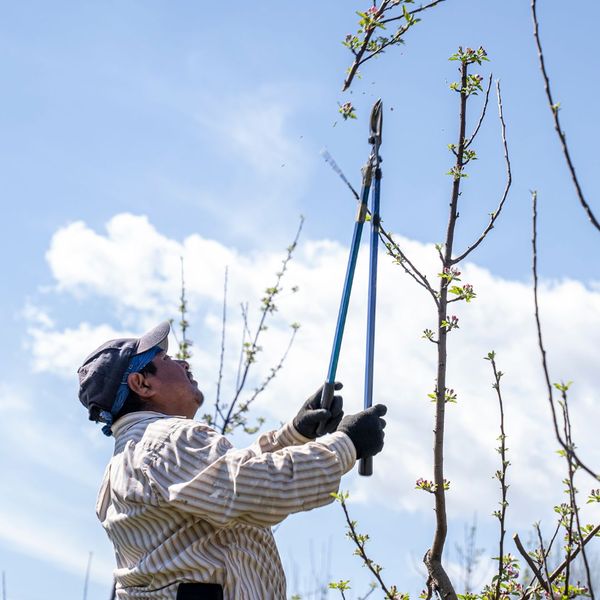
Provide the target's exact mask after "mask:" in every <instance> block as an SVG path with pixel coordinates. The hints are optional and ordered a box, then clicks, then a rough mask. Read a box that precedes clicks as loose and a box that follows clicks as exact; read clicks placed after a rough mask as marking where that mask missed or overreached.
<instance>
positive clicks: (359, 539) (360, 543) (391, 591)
mask: <svg viewBox="0 0 600 600" xmlns="http://www.w3.org/2000/svg"><path fill="white" fill-rule="evenodd" d="M346 495H347V494H346ZM346 495H345V494H344V493H340V494H336V496H335V497H336V499H337V500H338V501H339V503H340V504H341V505H342V508H343V510H344V516H345V517H346V525H347V528H348V534H347V535H348V537H349V538H350V539H351V540H352V541H353V542H354V544H355V545H356V554H357V555H358V556H360V558H361V559H362V561H363V564H364V566H366V567H367V569H369V571H371V573H372V574H373V576H374V577H375V579H376V580H377V583H378V584H379V587H380V588H381V591H382V592H383V593H384V594H385V599H386V600H394V599H395V598H397V597H398V596H397V590H396V586H392V587H391V588H388V587H387V586H386V584H385V582H384V581H383V579H382V577H381V567H380V566H379V565H378V564H376V563H375V562H373V560H372V559H370V558H369V557H368V555H367V552H366V549H365V542H366V539H367V538H366V536H364V535H362V534H360V533H358V532H357V530H356V521H354V520H352V519H351V518H350V514H349V512H348V507H347V506H346Z"/></svg>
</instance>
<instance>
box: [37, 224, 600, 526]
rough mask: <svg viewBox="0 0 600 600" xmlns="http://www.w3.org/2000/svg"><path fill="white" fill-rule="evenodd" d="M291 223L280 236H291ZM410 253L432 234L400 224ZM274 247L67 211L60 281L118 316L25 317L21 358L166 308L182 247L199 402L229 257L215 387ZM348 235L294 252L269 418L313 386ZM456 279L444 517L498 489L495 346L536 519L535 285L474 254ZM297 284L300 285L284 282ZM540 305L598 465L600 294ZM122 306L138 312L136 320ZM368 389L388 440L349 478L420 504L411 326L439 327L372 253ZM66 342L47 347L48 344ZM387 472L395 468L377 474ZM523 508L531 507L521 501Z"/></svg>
mask: <svg viewBox="0 0 600 600" xmlns="http://www.w3.org/2000/svg"><path fill="white" fill-rule="evenodd" d="M290 237H292V235H290ZM399 241H400V243H401V244H402V246H403V248H405V250H406V252H407V254H408V255H409V256H410V257H411V258H412V260H413V261H415V262H416V263H417V264H419V265H420V267H421V269H422V270H423V271H424V272H426V273H427V274H428V275H429V277H430V280H432V281H433V280H435V277H436V273H437V271H438V270H439V267H438V265H437V258H436V252H435V249H434V248H433V247H432V246H429V245H424V244H421V243H417V242H414V241H411V240H408V239H402V238H399ZM283 255H284V252H281V253H279V252H260V253H258V252H257V253H241V252H239V251H237V250H236V249H234V248H228V247H225V246H223V245H222V244H220V243H219V242H216V241H214V240H209V239H205V238H202V237H201V236H199V235H191V236H189V237H187V238H185V239H184V240H182V241H176V240H173V239H169V238H167V237H166V236H164V235H162V234H161V233H160V232H159V231H158V230H157V229H156V228H155V227H154V226H153V225H152V224H151V223H149V222H148V220H147V218H145V217H143V216H135V215H131V214H118V215H116V216H115V217H113V218H112V219H111V220H110V221H109V222H108V224H107V227H106V231H105V232H96V231H93V230H92V229H90V228H89V227H88V226H87V225H86V224H85V223H82V222H76V223H72V224H70V225H68V226H66V227H64V228H62V229H60V230H59V231H57V233H56V234H55V236H54V237H53V239H52V243H51V246H50V248H49V250H48V253H47V260H48V264H49V266H50V269H51V271H52V274H53V276H54V279H55V282H56V291H57V293H60V294H66V295H72V296H74V297H77V298H78V299H79V300H80V301H81V300H83V301H85V300H86V299H91V298H102V299H103V300H104V301H105V302H106V303H108V304H109V305H110V306H112V307H114V312H115V314H116V315H127V319H125V318H121V319H120V320H119V319H117V320H116V321H115V322H114V323H111V324H107V323H92V322H91V321H92V320H93V315H90V319H89V322H88V321H86V322H83V323H77V324H74V325H72V326H69V327H63V328H60V326H58V325H54V323H53V321H52V320H51V318H50V317H48V318H47V319H45V320H44V322H43V324H42V325H40V324H39V323H40V319H39V318H37V319H34V320H32V323H31V326H30V329H29V332H30V341H31V345H32V351H33V363H34V366H35V368H36V369H37V370H39V371H51V372H54V373H59V374H63V375H65V376H71V374H72V373H73V372H74V370H75V369H76V368H77V365H78V363H79V362H81V360H82V358H83V357H84V356H85V355H86V354H87V353H88V352H89V351H90V350H91V349H93V347H94V346H95V345H96V344H97V343H100V342H101V341H103V340H105V339H107V338H110V337H113V336H117V335H131V334H133V333H140V332H141V331H142V330H143V329H144V328H147V327H151V326H153V325H154V324H155V323H156V322H157V321H159V320H162V319H165V318H169V317H174V316H176V312H177V305H178V297H179V293H180V285H181V283H180V257H183V259H184V264H185V279H186V292H187V295H188V301H189V308H190V311H191V312H190V315H189V320H190V322H191V324H192V329H191V337H192V339H194V340H195V341H196V346H195V348H194V357H193V358H192V365H193V368H194V371H195V372H196V374H197V378H198V377H199V381H201V382H202V383H203V386H204V390H205V393H206V397H207V399H208V400H207V406H209V405H210V401H211V397H213V394H214V389H215V380H216V373H217V369H218V353H219V347H220V335H221V308H222V301H223V278H224V272H225V267H227V268H228V270H229V276H228V306H229V313H228V318H227V326H226V332H227V340H228V341H227V353H226V359H225V364H224V369H225V371H224V373H225V375H224V381H225V393H227V392H229V393H231V391H232V382H233V381H234V380H235V373H236V369H237V364H238V357H239V343H240V338H241V331H242V321H241V317H240V313H239V310H238V306H239V303H240V302H244V301H250V302H251V306H253V309H252V308H251V312H250V317H251V322H250V324H251V327H252V326H254V325H255V319H256V316H257V312H258V311H257V308H258V304H259V299H260V298H261V296H262V293H263V291H264V289H265V288H266V287H268V286H269V285H271V284H272V282H273V281H274V273H275V272H276V271H277V270H278V269H279V267H280V264H281V259H282V257H283ZM366 255H367V252H366V248H365V249H363V252H362V253H361V258H360V259H359V264H358V267H357V274H356V280H355V286H354V290H353V298H352V303H351V309H350V312H349V316H348V323H347V327H346V335H345V338H344V345H343V349H342V355H341V359H340V368H339V372H338V378H339V379H340V380H341V381H343V382H344V384H345V402H346V410H347V411H348V412H352V411H356V410H359V409H360V408H361V403H362V399H361V395H362V385H363V369H364V343H365V342H364V340H365V327H366V326H365V314H366V268H367V265H366V262H367V261H366ZM346 260H347V249H346V248H345V247H343V246H341V245H340V244H338V243H335V242H331V241H327V240H320V241H314V240H309V241H303V242H301V244H300V246H299V248H298V250H297V253H296V256H295V258H294V259H293V261H292V262H291V263H290V268H289V273H288V274H287V275H286V279H285V284H284V289H283V290H282V292H281V294H280V296H279V298H278V308H279V310H278V311H277V312H276V313H275V315H274V316H273V318H272V320H271V322H270V323H269V329H268V331H267V332H265V334H264V339H263V343H262V346H263V348H264V350H263V352H262V353H261V356H260V361H259V364H258V365H257V375H256V377H255V379H254V380H253V382H252V383H254V384H256V383H257V382H259V381H260V379H261V374H262V375H264V374H265V373H266V372H267V370H268V368H269V367H271V366H273V365H274V364H275V363H276V362H277V361H278V359H279V356H280V354H281V352H282V351H283V349H284V348H285V345H286V343H287V339H288V338H289V334H290V329H289V324H290V323H291V322H292V321H298V322H300V323H301V325H302V326H301V329H300V332H299V334H298V338H297V342H296V343H295V345H294V347H293V349H292V352H291V354H290V356H289V359H288V363H287V365H286V367H285V371H284V373H283V374H282V375H281V376H280V377H278V378H277V379H276V380H275V381H274V382H273V384H272V385H271V386H270V388H269V389H268V391H267V392H266V393H264V394H263V395H262V396H261V397H260V400H258V401H257V403H256V408H257V411H258V412H260V413H261V414H265V415H267V416H269V417H270V418H271V419H274V420H287V419H289V418H290V417H291V416H293V414H294V411H295V410H296V409H297V408H298V407H299V405H300V404H301V402H302V401H303V399H304V398H305V397H306V395H307V394H309V393H310V392H311V391H313V389H314V388H316V387H318V385H320V382H321V381H322V380H323V379H324V376H325V373H326V368H327V364H328V358H329V351H330V344H331V341H332V337H333V329H334V325H335V318H336V315H337V308H338V302H339V295H340V291H341V286H342V281H343V276H344V271H345V264H346ZM461 279H462V281H463V282H468V283H471V284H472V285H473V286H474V287H475V291H476V293H477V298H476V299H475V300H474V301H473V302H471V303H470V304H468V305H467V304H463V303H455V304H453V305H452V307H453V312H455V313H456V314H457V316H459V318H460V328H459V329H458V330H454V331H452V332H451V334H450V336H449V361H448V381H449V386H450V387H452V388H454V389H455V390H456V392H457V394H458V403H457V404H456V405H454V404H452V405H448V407H447V408H448V410H447V426H446V440H447V441H446V473H447V476H448V479H450V481H451V491H450V494H449V511H450V514H451V516H465V515H467V516H468V515H470V514H472V512H473V511H474V510H477V508H478V507H479V509H481V506H482V505H483V506H485V507H486V508H485V512H491V510H493V509H494V507H495V504H496V502H497V500H498V494H497V483H496V482H495V481H493V480H492V479H491V476H492V474H493V473H494V471H495V470H496V469H497V468H498V455H497V453H496V452H495V450H494V446H495V445H496V437H497V436H498V434H499V430H498V423H499V411H498V405H497V400H496V397H495V394H494V391H493V389H492V387H491V384H492V372H491V369H490V365H489V363H488V362H487V361H485V360H483V357H484V356H485V355H487V353H488V351H490V350H495V351H496V354H497V362H498V366H499V368H500V369H501V370H502V371H503V372H504V373H505V377H504V378H503V380H502V389H503V396H504V402H505V411H506V420H507V424H506V428H507V434H508V445H509V447H510V459H511V462H512V465H511V468H510V470H509V479H510V483H511V493H512V498H513V502H514V504H515V505H516V506H518V507H519V510H518V513H519V517H518V518H519V519H523V520H525V521H530V520H533V519H534V518H536V515H535V507H531V506H530V502H528V499H529V498H530V495H531V492H532V490H535V493H536V496H537V497H540V498H548V499H550V498H552V499H553V500H555V501H558V500H559V499H560V487H561V486H560V480H561V479H562V477H563V475H562V469H563V467H562V464H561V462H560V460H559V459H558V458H557V456H556V454H555V452H554V451H555V449H556V446H557V444H556V442H555V440H554V438H553V435H552V432H551V429H550V427H551V423H550V420H549V411H548V405H547V399H546V394H545V388H544V385H543V379H542V373H541V369H540V359H539V351H538V349H537V341H536V337H535V330H534V323H533V318H532V314H533V312H532V311H533V303H532V292H531V289H530V287H529V286H528V285H525V284H523V283H519V282H515V281H509V280H506V279H501V278H498V277H495V276H494V275H493V273H491V272H489V271H488V270H485V269H482V268H480V267H478V266H476V265H475V264H471V263H468V264H466V265H464V267H463V268H462V275H461ZM294 286H298V288H299V290H298V292H297V293H293V291H292V287H294ZM540 302H541V311H542V319H543V323H544V327H545V337H546V344H547V347H548V350H549V360H550V367H551V370H552V373H553V377H554V378H555V380H557V381H558V380H561V379H562V380H565V381H566V380H573V381H574V382H575V383H574V385H573V387H572V399H571V403H572V410H573V421H574V423H573V426H574V434H575V438H576V440H577V444H578V447H579V449H580V451H581V453H582V455H583V456H586V457H588V459H589V460H590V462H591V463H592V464H594V463H595V464H598V462H600V461H599V459H600V452H599V451H598V449H597V444H595V439H594V438H595V435H594V433H593V430H592V428H591V427H589V423H590V422H594V421H595V420H597V417H598V412H597V409H596V407H595V402H594V400H595V397H596V390H595V385H594V384H595V381H594V374H595V372H596V369H595V365H596V359H595V356H594V354H595V353H594V349H595V348H597V347H598V346H599V345H600V293H598V291H597V288H596V289H590V288H587V287H586V286H584V285H583V284H581V283H580V282H577V281H569V280H566V281H553V282H552V281H550V282H543V283H542V286H541V290H540ZM131 315H135V318H133V317H132V316H131ZM377 320H378V322H377V347H376V384H375V399H376V401H377V402H382V403H385V404H387V406H388V408H389V412H388V423H389V425H388V429H387V437H386V447H385V451H384V452H383V454H382V455H380V456H378V457H377V460H376V468H375V476H374V478H373V479H372V480H371V481H369V482H368V486H367V485H366V484H365V482H364V481H362V480H358V479H357V480H356V481H354V483H353V486H354V487H355V490H354V493H355V497H356V498H367V497H368V498H370V499H371V500H374V501H376V502H382V503H384V504H386V505H389V506H394V507H396V508H399V509H403V510H409V511H422V510H427V511H429V510H430V506H429V499H428V498H424V497H423V492H418V491H415V490H414V481H415V480H416V479H417V478H418V477H426V478H431V476H432V475H431V470H432V469H431V462H432V458H431V446H432V439H433V438H432V433H431V431H432V427H433V405H432V404H431V403H430V401H429V399H428V398H427V394H428V393H429V392H431V391H432V390H433V388H434V385H435V382H434V376H435V375H434V374H435V360H436V357H435V346H434V345H433V344H431V343H430V342H428V341H427V340H424V339H422V335H421V334H422V331H423V329H425V328H427V327H429V328H432V329H434V328H435V312H434V305H433V303H432V301H431V299H430V297H429V296H428V295H427V294H426V293H425V292H424V291H423V290H422V289H420V288H418V287H417V286H415V284H414V282H412V280H410V279H409V278H408V277H406V276H405V275H404V274H403V273H402V271H401V270H400V268H399V267H398V266H396V265H394V264H392V262H391V261H390V260H386V259H385V258H384V257H382V260H381V261H380V273H379V303H378V315H377ZM57 347H58V348H61V349H62V350H63V351H61V352H55V351H54V350H55V349H56V348H57ZM390 473H394V476H393V477H390V476H389V474H390ZM528 506H529V508H527V507H528Z"/></svg>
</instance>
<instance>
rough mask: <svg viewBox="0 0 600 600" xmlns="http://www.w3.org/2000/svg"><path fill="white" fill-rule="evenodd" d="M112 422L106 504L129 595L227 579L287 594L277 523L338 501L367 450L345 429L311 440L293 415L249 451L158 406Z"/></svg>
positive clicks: (269, 593)
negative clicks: (359, 454)
mask: <svg viewBox="0 0 600 600" xmlns="http://www.w3.org/2000/svg"><path fill="white" fill-rule="evenodd" d="M112 429H113V433H114V436H115V450H114V454H113V457H112V459H111V461H110V463H109V464H108V466H107V468H106V471H105V474H104V479H103V481H102V486H101V489H100V493H99V496H98V503H97V507H96V512H97V515H98V518H99V519H100V521H101V522H102V525H103V527H104V529H105V530H106V532H107V534H108V537H109V538H110V540H111V541H112V543H113V545H114V548H115V555H116V561H117V568H116V570H115V578H116V581H117V597H118V598H119V600H130V599H134V598H137V599H142V598H143V599H145V600H175V597H176V589H177V585H178V584H179V583H181V582H192V581H201V582H206V583H219V584H221V585H222V586H223V589H224V598H225V600H271V599H272V600H284V599H285V594H286V590H285V576H284V573H283V569H282V566H281V561H280V559H279V554H278V552H277V548H276V546H275V540H274V539H273V534H272V533H271V526H273V525H275V524H277V523H279V522H280V521H282V520H283V519H284V518H285V517H286V516H287V515H289V514H291V513H294V512H298V511H302V510H310V509H312V508H315V507H317V506H323V505H325V504H328V503H329V502H331V501H332V498H331V495H330V494H331V493H332V492H335V491H337V489H338V486H339V482H340V478H341V476H342V475H343V474H344V473H346V472H347V471H349V470H350V469H351V468H352V466H353V465H354V463H355V461H356V452H355V449H354V445H353V444H352V441H351V440H350V438H349V437H348V436H347V435H346V434H345V433H341V432H335V433H332V434H328V435H325V436H323V437H321V438H319V439H318V440H315V441H311V440H308V439H307V438H305V437H304V436H302V435H300V434H299V433H298V432H297V431H296V430H295V429H294V427H293V426H292V425H291V424H287V425H284V426H283V427H282V428H281V429H279V430H278V431H271V432H268V433H265V434H263V435H261V436H260V437H259V438H258V440H257V441H256V442H255V443H254V444H253V445H252V446H250V447H249V448H245V449H241V450H238V449H235V448H233V446H232V445H231V444H230V443H229V442H228V441H227V439H225V437H223V436H222V435H220V434H218V433H217V432H215V431H214V430H213V429H211V428H210V427H208V426H207V425H204V424H202V423H199V422H197V421H194V420H191V419H186V418H184V417H171V416H167V415H163V414H160V413H156V412H136V413H132V414H128V415H125V416H124V417H122V418H121V419H119V421H118V422H117V423H115V425H114V426H113V428H112Z"/></svg>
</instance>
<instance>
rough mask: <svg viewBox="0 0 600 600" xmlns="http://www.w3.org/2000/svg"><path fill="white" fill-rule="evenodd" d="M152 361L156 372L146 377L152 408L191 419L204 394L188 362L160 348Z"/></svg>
mask: <svg viewBox="0 0 600 600" xmlns="http://www.w3.org/2000/svg"><path fill="white" fill-rule="evenodd" d="M152 363H153V364H154V366H155V367H156V373H154V374H149V375H147V376H146V377H147V378H148V383H149V384H150V385H151V386H152V389H153V391H154V395H153V397H152V405H153V408H154V409H155V410H159V411H160V412H163V413H165V414H168V415H182V416H185V417H188V418H190V419H191V418H192V417H193V416H194V415H195V414H196V411H197V410H198V408H199V407H200V405H201V404H202V402H203V400H204V395H203V394H202V392H201V391H200V389H199V388H198V383H197V382H196V380H195V379H194V378H193V376H192V372H191V371H190V369H189V364H188V363H187V362H186V361H185V360H176V359H173V358H171V357H170V356H169V355H168V354H167V353H166V352H159V353H158V354H157V355H156V356H155V357H154V359H153V360H152Z"/></svg>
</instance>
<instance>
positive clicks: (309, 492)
mask: <svg viewBox="0 0 600 600" xmlns="http://www.w3.org/2000/svg"><path fill="white" fill-rule="evenodd" d="M279 431H280V432H281V431H282V430H279ZM294 431H295V430H294ZM296 435H299V434H298V433H297V432H296ZM301 437H302V436H301ZM285 441H286V438H285V436H279V437H278V436H277V432H271V433H270V434H265V435H263V436H261V437H260V438H259V439H258V440H257V442H256V443H255V444H253V445H252V446H250V447H249V448H245V449H239V450H238V449H235V448H233V447H232V446H231V444H230V443H229V442H228V441H227V440H226V439H225V437H223V436H222V435H220V434H218V433H216V432H215V431H213V430H212V429H210V428H209V427H207V426H205V425H202V424H200V423H189V422H188V423H184V424H183V425H182V426H178V427H176V428H174V429H172V430H171V432H170V434H169V436H168V438H167V439H166V440H165V443H164V444H163V445H161V447H160V448H158V449H154V450H153V452H152V453H151V454H150V456H151V460H149V461H148V463H147V468H146V474H147V476H148V478H149V479H150V484H151V486H152V488H153V489H154V491H155V493H156V494H157V495H158V496H159V498H160V499H161V500H162V501H163V502H166V503H168V504H170V505H172V506H173V507H174V508H177V509H179V510H182V511H185V512H189V513H192V514H195V515H198V517H200V518H203V519H205V520H207V521H209V522H210V523H212V524H213V525H215V526H218V527H227V526H230V525H233V524H234V523H235V522H236V521H237V522H243V523H247V524H250V525H256V526H260V527H269V526H272V525H275V524H277V523H279V522H280V521H282V520H283V519H284V518H285V517H286V516H287V515H289V514H292V513H295V512H299V511H304V510H310V509H312V508H316V507H318V506H323V505H325V504H328V503H329V502H331V501H332V500H333V498H332V496H331V494H332V493H333V492H336V491H337V490H338V486H339V483H340V478H341V477H342V475H343V474H344V473H346V472H348V471H349V470H350V469H351V468H352V466H353V465H354V463H355V461H356V451H355V449H354V445H353V443H352V441H351V440H350V438H349V437H348V436H347V435H346V434H345V433H342V432H335V433H332V434H328V435H325V436H323V437H321V438H319V439H318V440H315V441H308V442H306V443H304V444H301V445H286V446H282V442H285ZM280 446H282V447H280ZM271 448H273V449H274V450H273V451H270V449H271ZM275 448H277V449H275Z"/></svg>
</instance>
